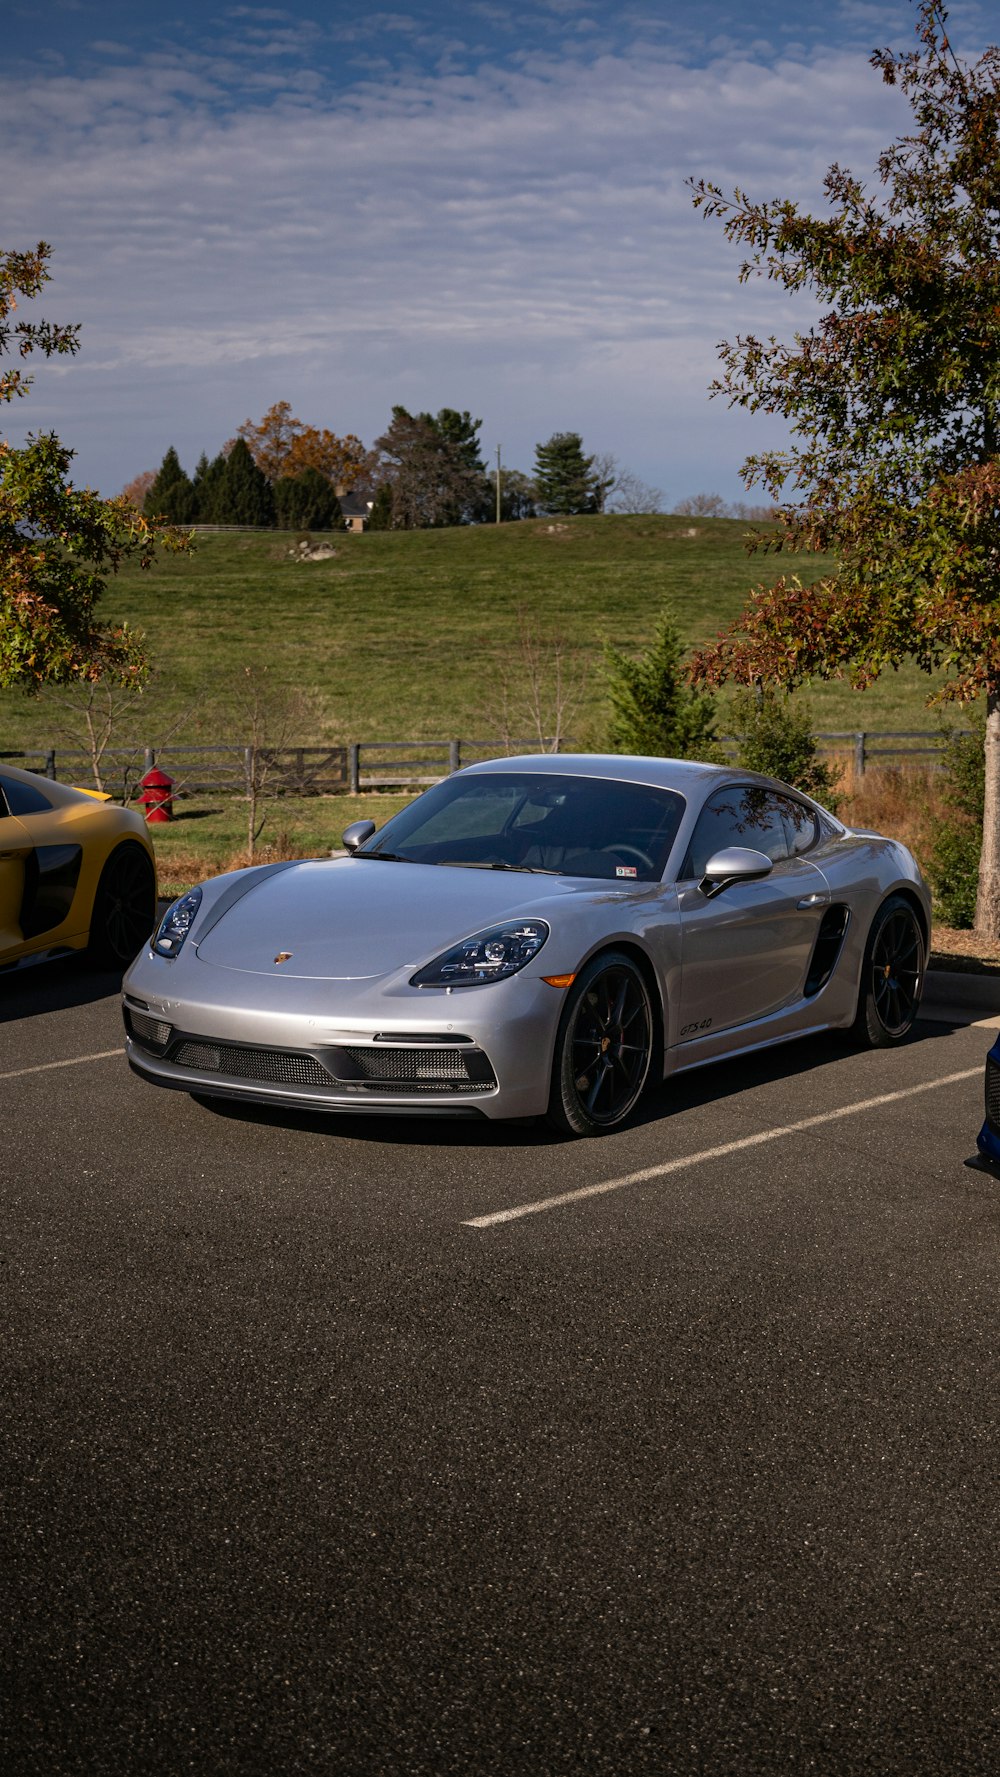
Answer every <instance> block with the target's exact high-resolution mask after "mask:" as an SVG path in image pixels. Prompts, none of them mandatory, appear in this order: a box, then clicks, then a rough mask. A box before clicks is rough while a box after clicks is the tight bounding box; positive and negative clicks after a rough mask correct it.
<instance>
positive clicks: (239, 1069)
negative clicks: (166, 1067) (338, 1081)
mask: <svg viewBox="0 0 1000 1777" xmlns="http://www.w3.org/2000/svg"><path fill="white" fill-rule="evenodd" d="M170 1059H171V1061H176V1063H177V1065H178V1067H192V1068H197V1069H198V1070H199V1072H201V1073H218V1074H228V1075H230V1077H231V1078H233V1079H237V1080H260V1081H262V1082H264V1083H265V1084H266V1083H268V1082H270V1083H271V1084H272V1085H275V1086H327V1087H329V1086H331V1085H332V1083H333V1082H332V1081H331V1079H330V1075H329V1073H328V1071H327V1069H326V1068H325V1067H323V1065H322V1063H320V1062H318V1061H317V1060H316V1059H315V1057H314V1056H312V1055H297V1054H296V1053H295V1052H294V1050H291V1049H255V1048H251V1047H250V1046H249V1045H244V1044H237V1043H230V1044H228V1045H222V1044H217V1043H192V1042H184V1043H179V1044H178V1045H177V1049H176V1052H175V1053H174V1054H173V1055H172V1056H171V1058H170Z"/></svg>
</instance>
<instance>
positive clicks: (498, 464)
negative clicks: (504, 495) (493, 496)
mask: <svg viewBox="0 0 1000 1777" xmlns="http://www.w3.org/2000/svg"><path fill="white" fill-rule="evenodd" d="M499 523H500V446H499V444H498V445H497V524H499Z"/></svg>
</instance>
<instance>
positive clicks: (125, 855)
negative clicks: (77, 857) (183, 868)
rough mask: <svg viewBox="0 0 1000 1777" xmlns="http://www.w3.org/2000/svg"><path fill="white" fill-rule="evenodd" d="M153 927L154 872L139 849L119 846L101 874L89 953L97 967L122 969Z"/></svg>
mask: <svg viewBox="0 0 1000 1777" xmlns="http://www.w3.org/2000/svg"><path fill="white" fill-rule="evenodd" d="M155 924H156V872H155V870H154V869H153V865H152V863H151V861H150V859H149V857H148V855H147V853H146V852H144V851H143V849H142V846H141V845H132V844H130V843H128V842H126V844H124V845H120V846H119V847H118V849H117V851H113V852H112V853H111V856H110V858H109V859H108V861H107V863H106V864H105V866H104V869H103V870H102V871H101V880H100V882H99V883H98V885H97V893H96V895H95V896H94V910H93V913H92V915H91V920H90V942H89V945H88V950H89V953H90V955H91V956H92V957H93V959H94V961H95V962H96V963H100V964H102V965H104V966H106V967H108V968H122V969H123V968H125V967H126V965H127V964H128V963H130V962H131V961H132V958H133V957H134V956H136V955H137V954H138V952H139V951H140V950H141V949H142V946H143V944H144V943H145V941H146V939H147V938H148V937H149V936H150V933H151V932H152V930H153V927H154V925H155Z"/></svg>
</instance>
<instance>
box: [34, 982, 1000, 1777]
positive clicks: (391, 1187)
mask: <svg viewBox="0 0 1000 1777" xmlns="http://www.w3.org/2000/svg"><path fill="white" fill-rule="evenodd" d="M116 987H117V984H116V982H115V980H114V978H113V977H110V976H101V975H97V974H94V973H93V972H88V971H87V970H86V969H85V968H82V967H69V968H66V969H63V970H61V971H60V970H57V969H56V968H51V969H50V968H45V969H39V970H36V971H33V972H31V973H25V974H24V975H21V976H12V977H8V978H7V979H5V980H3V981H0V1114H2V1117H3V1145H2V1150H0V1151H2V1162H0V1170H2V1200H3V1219H2V1224H0V1228H2V1233H0V1263H2V1271H3V1279H4V1287H3V1296H2V1303H3V1306H2V1314H3V1339H2V1344H0V1366H2V1374H3V1392H4V1401H5V1404H6V1410H5V1413H4V1415H3V1420H2V1425H0V1474H2V1493H3V1496H4V1500H5V1507H4V1548H5V1560H4V1567H5V1581H6V1583H5V1610H4V1612H3V1619H2V1622H3V1626H2V1629H0V1638H2V1641H3V1652H2V1678H3V1691H4V1703H3V1708H2V1712H0V1768H2V1769H3V1770H4V1772H5V1773H7V1774H9V1777H16V1774H20V1773H25V1774H27V1773H36V1772H37V1773H45V1777H56V1774H62V1773H77V1772H79V1773H88V1774H89V1773H93V1772H102V1773H105V1772H106V1773H111V1774H114V1777H116V1774H118V1773H133V1772H136V1773H174V1772H177V1773H180V1772H188V1771H196V1772H200V1773H211V1774H213V1777H214V1774H216V1773H230V1772H233V1773H236V1772H246V1773H257V1772H260V1773H264V1772H268V1773H271V1772H278V1771H280V1772H282V1773H284V1772H300V1771H301V1772H320V1773H325V1772H329V1773H338V1774H339V1773H345V1774H346V1773H351V1774H352V1777H355V1774H364V1773H400V1774H402V1773H406V1774H410V1773H412V1774H414V1777H418V1774H419V1777H423V1774H424V1773H427V1774H428V1777H430V1774H431V1773H433V1774H434V1777H450V1774H451V1773H454V1774H455V1777H459V1774H461V1777H477V1774H479V1773H482V1774H484V1777H485V1774H487V1773H488V1774H490V1777H493V1774H494V1773H495V1774H497V1777H499V1774H500V1773H503V1774H504V1777H511V1774H512V1773H513V1774H519V1773H526V1774H527V1773H532V1774H544V1777H548V1774H549V1773H562V1772H565V1773H573V1774H580V1777H589V1774H591V1773H594V1774H596V1773H601V1774H606V1777H628V1774H629V1773H632V1772H635V1773H646V1772H649V1773H654V1772H655V1773H658V1774H670V1773H677V1774H684V1777H687V1774H688V1773H691V1774H692V1777H694V1774H695V1773H698V1774H699V1777H705V1774H710V1777H729V1774H733V1777H736V1774H739V1777H744V1774H749V1773H762V1774H770V1773H772V1772H774V1773H777V1772H794V1773H799V1772H802V1773H805V1772H810V1773H813V1772H818V1773H828V1774H829V1777H852V1774H853V1773H859V1774H860V1773H871V1774H872V1777H875V1774H876V1773H877V1774H878V1777H890V1774H895V1773H899V1774H900V1777H902V1774H903V1773H906V1774H907V1777H912V1774H913V1773H920V1774H922V1777H923V1774H930V1773H941V1777H946V1774H947V1777H956V1774H958V1773H980V1772H984V1773H985V1772H990V1771H993V1770H995V1769H996V1768H997V1767H998V1763H1000V1736H998V1732H997V1727H998V1709H1000V1705H998V1702H997V1696H998V1687H997V1672H996V1664H997V1629H998V1622H1000V1601H998V1594H997V1563H996V1557H995V1553H994V1550H995V1544H996V1531H997V1504H996V1482H995V1472H996V1464H997V1455H998V1451H997V1441H998V1440H997V1430H996V1397H997V1359H996V1334H995V1321H996V1299H997V1281H998V1280H997V1270H998V1267H997V1234H998V1228H1000V1185H998V1184H997V1183H996V1182H995V1181H994V1180H992V1179H991V1178H989V1177H988V1176H986V1175H984V1174H982V1173H978V1172H975V1171H972V1170H970V1169H968V1168H967V1167H966V1166H965V1165H964V1164H963V1162H964V1161H965V1160H966V1159H967V1158H968V1157H969V1156H971V1155H972V1154H973V1152H974V1148H975V1134H976V1130H977V1128H978V1126H979V1122H980V1120H981V1102H982V1067H983V1058H984V1056H985V1052H986V1049H987V1047H988V1046H989V1042H990V1041H991V1034H990V1033H989V1032H987V1031H984V1030H983V1029H976V1028H974V1027H973V1028H967V1027H962V1026H958V1025H956V1024H954V1023H953V1022H950V1021H939V1022H933V1021H926V1022H922V1023H921V1024H920V1025H919V1026H918V1030H917V1034H916V1035H915V1037H914V1038H913V1040H911V1041H910V1042H908V1043H907V1044H906V1045H905V1046H904V1047H903V1048H901V1049H899V1050H894V1051H891V1052H888V1053H881V1054H876V1055H864V1054H857V1053H852V1052H851V1051H849V1050H845V1049H843V1048H841V1047H838V1046H837V1045H836V1044H835V1043H832V1042H829V1041H826V1040H824V1041H809V1042H804V1043H800V1044H798V1045H795V1046H789V1047H786V1048H783V1049H778V1050H775V1051H772V1052H770V1053H769V1054H767V1055H765V1056H762V1057H759V1058H757V1059H755V1060H750V1061H747V1062H744V1063H742V1064H733V1063H725V1064H722V1065H721V1066H718V1067H715V1068H711V1069H705V1070H703V1071H701V1072H699V1073H696V1074H692V1075H690V1076H687V1077H685V1078H682V1079H679V1080H678V1081H676V1082H675V1083H674V1084H672V1085H671V1086H669V1087H668V1088H667V1089H665V1090H664V1091H663V1092H662V1094H660V1095H659V1096H658V1097H653V1098H652V1099H651V1100H650V1102H649V1103H648V1105H647V1106H646V1109H645V1113H644V1116H643V1118H642V1120H641V1121H640V1122H639V1123H638V1124H637V1125H636V1126H635V1127H633V1128H631V1129H629V1130H627V1131H625V1132H623V1133H621V1134H619V1135H616V1136H613V1137H610V1138H608V1139H606V1140H603V1141H590V1142H565V1143H563V1142H559V1141H556V1140H555V1139H554V1138H553V1137H552V1136H551V1135H550V1134H549V1133H548V1132H547V1131H545V1130H544V1129H543V1128H540V1127H535V1126H512V1127H504V1126H496V1125H488V1124H485V1123H473V1122H470V1123H467V1124H466V1123H461V1124H448V1125H436V1124H434V1123H433V1122H430V1121H422V1122H417V1121H413V1122H411V1121H393V1122H384V1121H381V1120H379V1119H371V1120H365V1119H362V1118H326V1119H324V1118H319V1117H315V1118H313V1117H305V1116H293V1115H291V1114H289V1115H288V1116H281V1115H278V1114H272V1113H270V1112H268V1113H254V1112H252V1111H249V1110H237V1109H229V1108H225V1107H222V1106H216V1108H214V1109H213V1108H210V1107H208V1106H207V1105H201V1104H197V1103H195V1102H194V1101H192V1100H191V1099H189V1098H187V1097H186V1096H184V1095H182V1094H177V1093H171V1092H161V1091H157V1090H155V1089H154V1088H151V1087H150V1086H147V1085H145V1084H143V1083H141V1082H139V1081H138V1080H136V1079H134V1078H133V1077H132V1076H131V1075H130V1073H129V1072H128V1069H127V1067H126V1064H125V1061H124V1058H123V1055H122V1052H121V1029H120V1016H119V1011H118V996H117V992H116Z"/></svg>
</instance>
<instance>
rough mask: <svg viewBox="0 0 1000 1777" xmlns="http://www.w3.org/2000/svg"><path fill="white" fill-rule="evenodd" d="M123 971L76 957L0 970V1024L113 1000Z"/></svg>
mask: <svg viewBox="0 0 1000 1777" xmlns="http://www.w3.org/2000/svg"><path fill="white" fill-rule="evenodd" d="M124 973H125V971H124V969H98V968H95V966H94V964H93V963H92V962H89V961H88V960H86V959H84V958H80V957H76V956H63V957H55V958H54V959H53V960H52V961H51V962H46V963H35V964H33V965H32V967H30V968H26V969H11V970H9V971H8V970H0V1024H14V1023H17V1022H18V1021H19V1020H20V1019H23V1018H38V1017H40V1016H41V1014H42V1013H44V1012H65V1011H68V1010H69V1009H70V1008H72V1007H73V1006H89V1005H92V1004H94V1003H95V1002H96V1001H97V1000H107V999H113V998H114V997H115V995H117V994H120V993H121V990H122V976H123V974H124Z"/></svg>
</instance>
